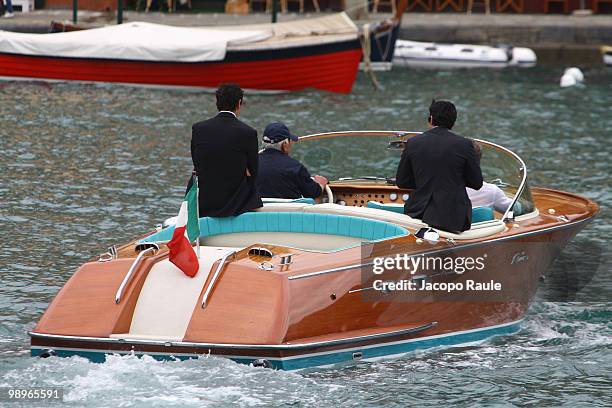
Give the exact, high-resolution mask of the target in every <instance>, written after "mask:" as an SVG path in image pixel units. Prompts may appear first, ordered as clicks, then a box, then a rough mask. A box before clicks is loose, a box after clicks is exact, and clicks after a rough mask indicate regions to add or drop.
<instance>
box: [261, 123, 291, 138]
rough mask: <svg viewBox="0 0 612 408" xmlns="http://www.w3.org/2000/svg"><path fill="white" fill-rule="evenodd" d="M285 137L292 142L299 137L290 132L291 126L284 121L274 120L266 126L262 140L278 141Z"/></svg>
mask: <svg viewBox="0 0 612 408" xmlns="http://www.w3.org/2000/svg"><path fill="white" fill-rule="evenodd" d="M285 139H289V140H291V141H292V142H297V141H298V137H297V136H296V135H294V134H291V132H289V128H288V127H287V125H285V124H284V123H280V122H273V123H270V124H269V125H268V126H266V129H265V130H264V132H263V137H262V140H263V141H264V142H265V143H278V142H282V141H283V140H285Z"/></svg>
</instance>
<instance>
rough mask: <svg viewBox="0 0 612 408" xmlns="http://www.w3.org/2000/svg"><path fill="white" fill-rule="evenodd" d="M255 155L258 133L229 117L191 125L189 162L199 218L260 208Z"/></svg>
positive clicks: (229, 214)
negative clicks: (197, 192)
mask: <svg viewBox="0 0 612 408" xmlns="http://www.w3.org/2000/svg"><path fill="white" fill-rule="evenodd" d="M257 152H258V146H257V131H256V130H255V129H253V128H252V127H250V126H248V125H246V124H245V123H243V122H241V121H240V120H238V119H237V118H236V117H235V116H234V115H232V114H231V113H228V112H220V113H219V114H218V115H217V116H215V117H214V118H211V119H208V120H205V121H203V122H198V123H196V124H194V125H193V127H192V133H191V158H192V160H193V166H194V168H195V170H196V171H197V173H198V177H199V183H198V184H199V188H200V199H199V206H200V217H205V216H208V217H229V216H234V215H239V214H242V213H244V212H247V211H250V210H253V209H255V208H259V207H261V206H262V205H263V204H262V202H261V199H260V198H259V195H258V194H257V186H256V180H257V169H258V162H257V160H258V158H257ZM247 168H248V169H249V172H250V174H251V176H250V177H247V176H246V170H247Z"/></svg>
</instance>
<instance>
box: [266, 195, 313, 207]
mask: <svg viewBox="0 0 612 408" xmlns="http://www.w3.org/2000/svg"><path fill="white" fill-rule="evenodd" d="M263 202H264V203H300V204H313V205H314V204H316V202H315V200H314V198H307V197H302V198H294V199H293V200H282V199H274V198H265V199H264V200H263Z"/></svg>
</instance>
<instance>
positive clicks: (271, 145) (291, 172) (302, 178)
mask: <svg viewBox="0 0 612 408" xmlns="http://www.w3.org/2000/svg"><path fill="white" fill-rule="evenodd" d="M262 140H263V148H264V150H263V151H262V152H261V153H260V154H259V177H258V178H257V187H258V190H259V193H260V194H261V195H262V197H270V198H301V197H307V198H316V197H319V196H320V195H321V193H322V192H323V190H324V189H325V186H326V185H327V179H326V178H325V177H322V176H313V177H311V176H310V173H309V172H308V170H307V169H306V167H305V166H304V165H303V164H302V163H300V162H299V161H297V160H296V159H294V158H293V157H291V156H290V152H291V146H292V145H293V143H297V141H298V137H297V136H295V135H293V134H291V132H289V128H287V126H286V125H285V124H284V123H279V122H275V123H270V124H269V125H268V126H266V129H265V130H264V134H263V138H262Z"/></svg>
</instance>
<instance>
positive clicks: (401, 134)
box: [299, 130, 527, 222]
mask: <svg viewBox="0 0 612 408" xmlns="http://www.w3.org/2000/svg"><path fill="white" fill-rule="evenodd" d="M421 133H423V132H415V131H405V130H355V131H350V130H349V131H342V132H327V133H313V134H310V135H304V136H300V138H299V140H300V141H301V140H304V141H307V140H315V139H327V138H332V137H358V136H379V137H395V138H398V139H405V138H406V137H414V136H417V135H420V134H421ZM473 140H475V141H477V142H478V143H481V144H484V145H488V146H491V147H494V148H497V149H499V150H502V151H503V152H505V153H507V154H509V155H510V156H512V157H513V158H514V159H515V160H516V161H517V162H518V163H519V164H520V166H521V167H520V169H519V170H520V171H521V172H522V177H521V183H520V184H519V186H518V188H517V190H516V193H515V194H514V196H513V197H512V203H511V204H510V205H509V206H508V208H507V209H506V212H504V215H503V216H502V220H503V221H504V222H508V221H512V220H513V219H514V216H513V215H512V216H511V215H510V213H511V212H512V209H513V208H514V205H515V204H516V202H517V201H518V199H519V197H520V196H521V194H523V191H524V190H525V187H526V186H527V165H526V164H525V162H524V161H523V159H521V157H520V156H519V155H518V154H516V153H514V152H513V151H512V150H510V149H508V148H506V147H504V146H502V145H499V144H497V143H493V142H489V141H487V140H483V139H476V138H474V139H473Z"/></svg>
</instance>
